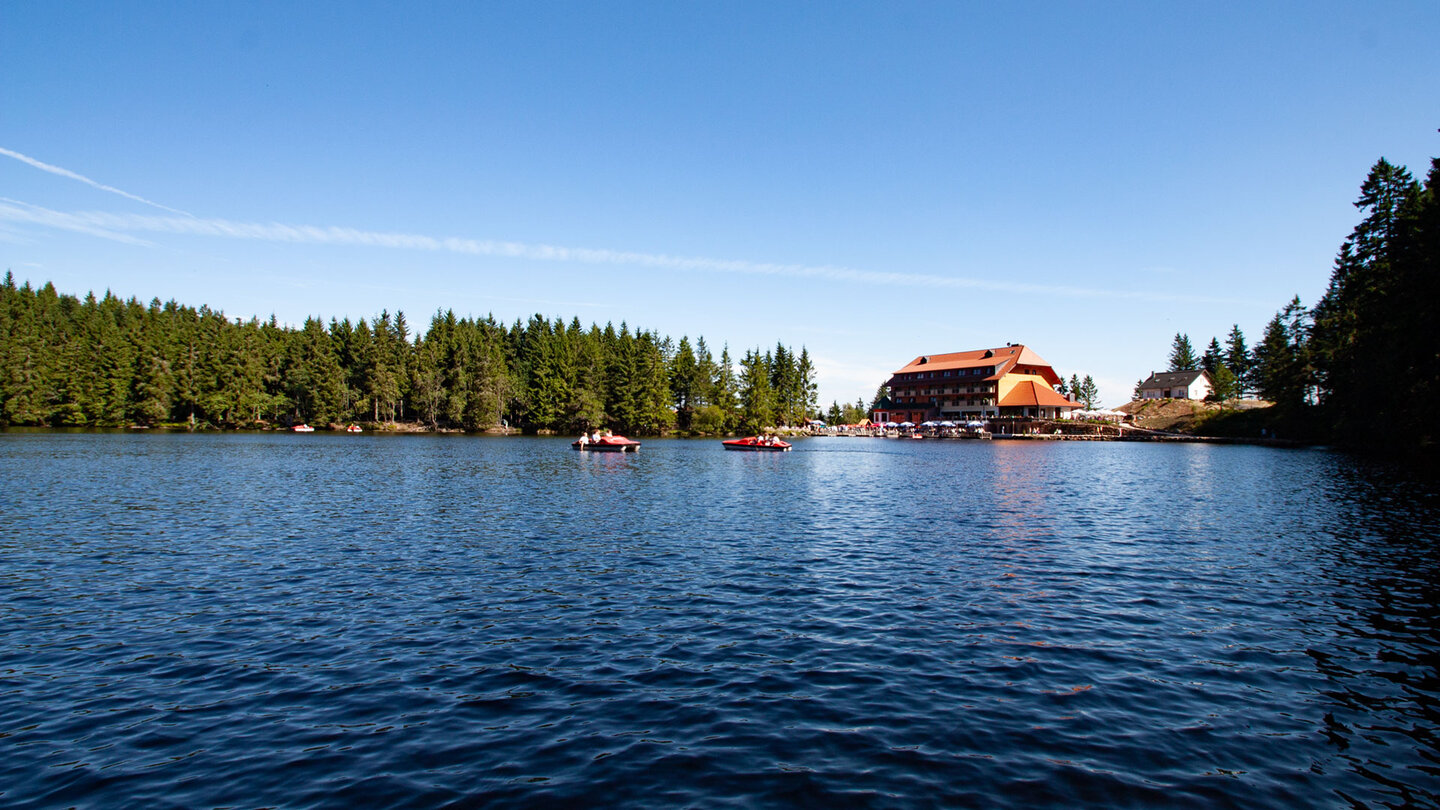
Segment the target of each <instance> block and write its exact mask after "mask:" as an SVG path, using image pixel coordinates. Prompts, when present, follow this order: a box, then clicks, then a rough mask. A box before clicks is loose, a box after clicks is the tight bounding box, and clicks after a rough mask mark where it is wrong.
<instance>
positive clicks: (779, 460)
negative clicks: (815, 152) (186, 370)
mask: <svg viewBox="0 0 1440 810" xmlns="http://www.w3.org/2000/svg"><path fill="white" fill-rule="evenodd" d="M569 441H570V439H569V438H556V439H547V438H503V439H502V438H479V437H464V436H376V435H369V434H365V435H359V436H348V435H327V434H323V433H317V434H312V435H307V436H299V435H287V434H201V435H186V434H148V435H145V434H142V435H135V434H124V433H62V432H16V431H12V432H5V433H0V484H3V487H0V499H3V500H0V505H3V511H0V805H4V806H7V807H21V808H25V807H55V806H71V805H78V806H95V807H101V806H104V807H115V806H133V807H147V808H161V807H208V806H244V807H254V806H285V807H348V806H352V805H375V806H388V807H435V806H479V805H484V806H519V805H523V806H536V805H541V806H550V805H553V806H575V805H582V806H627V807H671V806H699V807H713V806H720V805H731V806H738V807H754V806H817V807H832V806H858V807H915V806H931V805H959V806H987V807H1017V808H1020V807H1045V806H1051V807H1076V806H1093V807H1126V806H1166V807H1217V806H1245V807H1258V806H1272V807H1376V808H1378V807H1398V806H1405V805H1409V806H1422V807H1427V806H1428V807H1434V806H1436V805H1437V803H1440V748H1437V721H1440V679H1437V665H1436V662H1437V660H1440V655H1437V652H1440V650H1437V647H1440V636H1437V623H1436V619H1437V615H1440V611H1437V603H1440V587H1437V583H1440V571H1437V568H1440V555H1437V554H1436V544H1437V535H1440V529H1437V527H1440V520H1437V518H1440V508H1437V507H1440V498H1437V489H1436V486H1435V485H1434V483H1433V482H1427V481H1424V480H1420V479H1414V478H1410V477H1407V475H1406V474H1405V473H1404V472H1403V471H1400V470H1398V469H1395V468H1391V467H1388V466H1386V465H1384V464H1380V463H1376V462H1369V461H1365V460H1361V459H1356V458H1353V457H1349V456H1346V455H1342V454H1338V453H1332V452H1328V451H1325V450H1277V449H1270V448H1258V447H1240V446H1212V445H1203V444H1178V445H1177V444H1164V445H1160V444H1119V443H1087V442H1081V443H1049V442H1006V441H994V442H953V441H952V442H943V441H923V442H916V441H901V440H886V439H839V438H824V439H810V440H801V441H799V442H797V444H796V447H795V449H794V451H792V452H790V453H784V454H757V453H734V452H725V451H724V450H722V448H721V446H720V443H719V442H718V441H715V440H707V441H700V440H691V441H686V440H646V441H645V442H644V447H643V448H642V449H641V451H640V452H639V453H637V454H634V455H631V454H582V453H577V452H574V451H572V450H570V449H569V447H568V443H569Z"/></svg>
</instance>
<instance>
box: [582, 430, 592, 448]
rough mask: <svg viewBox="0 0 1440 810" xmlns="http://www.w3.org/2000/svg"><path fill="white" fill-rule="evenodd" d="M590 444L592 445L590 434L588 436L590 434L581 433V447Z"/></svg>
mask: <svg viewBox="0 0 1440 810" xmlns="http://www.w3.org/2000/svg"><path fill="white" fill-rule="evenodd" d="M589 443H590V434H588V433H581V434H580V446H581V447H584V446H585V445H587V444H589Z"/></svg>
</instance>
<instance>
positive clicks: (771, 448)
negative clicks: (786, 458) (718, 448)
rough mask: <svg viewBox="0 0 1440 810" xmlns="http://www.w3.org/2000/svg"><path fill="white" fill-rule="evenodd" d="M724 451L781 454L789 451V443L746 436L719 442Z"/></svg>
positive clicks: (766, 437) (771, 437)
mask: <svg viewBox="0 0 1440 810" xmlns="http://www.w3.org/2000/svg"><path fill="white" fill-rule="evenodd" d="M721 444H723V445H725V449H726V450H752V451H755V452H770V453H783V452H785V451H786V450H789V449H790V443H789V442H787V441H781V440H780V439H779V438H777V437H775V436H746V437H745V438H743V439H729V440H727V441H723V442H721Z"/></svg>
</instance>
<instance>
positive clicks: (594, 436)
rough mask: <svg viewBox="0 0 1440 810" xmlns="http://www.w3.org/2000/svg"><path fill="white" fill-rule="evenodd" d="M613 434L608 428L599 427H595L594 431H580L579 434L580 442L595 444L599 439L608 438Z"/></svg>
mask: <svg viewBox="0 0 1440 810" xmlns="http://www.w3.org/2000/svg"><path fill="white" fill-rule="evenodd" d="M614 435H615V434H614V433H611V432H610V431H608V430H600V429H599V428H596V429H595V432H594V433H581V434H580V443H581V444H597V443H599V441H600V440H601V439H608V438H610V437H611V436H614Z"/></svg>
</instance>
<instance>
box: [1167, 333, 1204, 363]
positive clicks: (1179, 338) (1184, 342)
mask: <svg viewBox="0 0 1440 810" xmlns="http://www.w3.org/2000/svg"><path fill="white" fill-rule="evenodd" d="M1199 366H1200V361H1199V360H1197V359H1196V358H1195V349H1194V347H1192V346H1191V345H1190V336H1189V335H1185V334H1181V333H1179V332H1176V333H1175V342H1174V343H1172V344H1171V346H1170V371H1195V370H1196V369H1197V368H1199Z"/></svg>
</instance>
